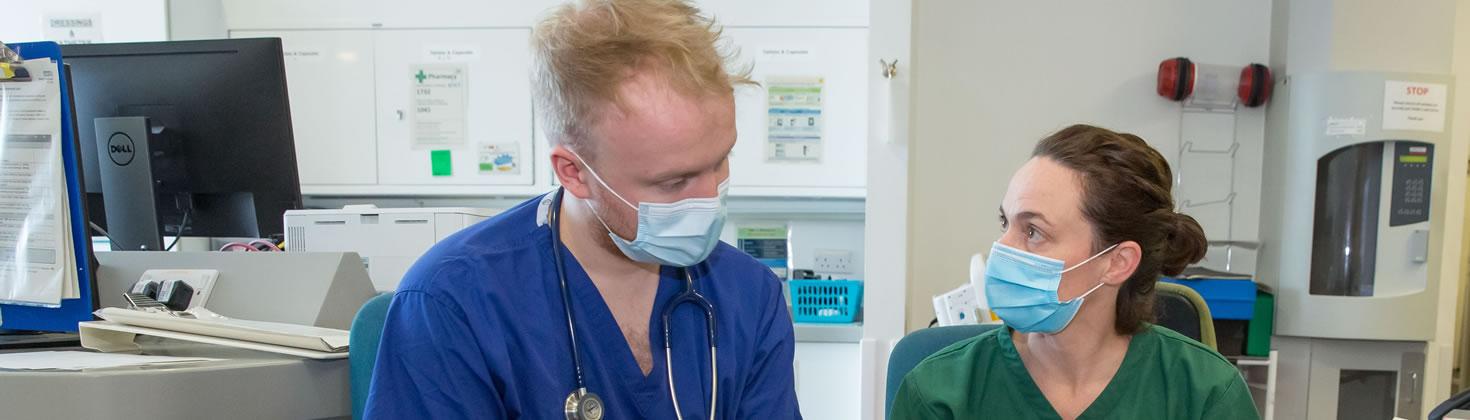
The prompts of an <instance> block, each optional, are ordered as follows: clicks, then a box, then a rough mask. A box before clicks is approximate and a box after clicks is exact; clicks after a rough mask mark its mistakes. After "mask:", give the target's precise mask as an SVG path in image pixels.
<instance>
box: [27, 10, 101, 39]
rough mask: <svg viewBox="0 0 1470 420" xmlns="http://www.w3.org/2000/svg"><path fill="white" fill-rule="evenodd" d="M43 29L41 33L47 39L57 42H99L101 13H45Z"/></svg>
mask: <svg viewBox="0 0 1470 420" xmlns="http://www.w3.org/2000/svg"><path fill="white" fill-rule="evenodd" d="M42 20H43V21H44V22H43V23H44V25H42V26H43V27H44V28H45V30H43V31H42V35H43V36H45V37H46V40H47V41H55V42H56V43H57V44H62V45H65V44H99V43H101V42H102V15H100V14H97V13H66V14H54V15H46V16H45V17H43V18H42Z"/></svg>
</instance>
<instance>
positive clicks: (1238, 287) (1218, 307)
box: [1164, 277, 1256, 320]
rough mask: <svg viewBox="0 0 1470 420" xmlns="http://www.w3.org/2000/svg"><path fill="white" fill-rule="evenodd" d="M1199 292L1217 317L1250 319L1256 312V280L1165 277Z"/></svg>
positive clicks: (1212, 314) (1211, 313)
mask: <svg viewBox="0 0 1470 420" xmlns="http://www.w3.org/2000/svg"><path fill="white" fill-rule="evenodd" d="M1164 281H1167V282H1170V283H1177V284H1182V285H1184V286H1187V287H1189V288H1191V289H1194V291H1196V292H1199V294H1200V296H1202V297H1204V298H1205V304H1206V305H1209V307H1210V316H1212V317H1214V318H1215V319H1238V320H1249V319H1251V317H1252V316H1253V315H1254V314H1255V307H1256V282H1253V281H1250V280H1225V279H1198V280H1182V279H1173V278H1167V277H1166V278H1164Z"/></svg>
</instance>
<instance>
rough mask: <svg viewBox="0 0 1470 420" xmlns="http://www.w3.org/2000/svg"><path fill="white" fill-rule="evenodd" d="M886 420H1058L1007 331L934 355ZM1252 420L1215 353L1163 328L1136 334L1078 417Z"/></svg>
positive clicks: (1229, 369) (1246, 395) (1231, 370)
mask: <svg viewBox="0 0 1470 420" xmlns="http://www.w3.org/2000/svg"><path fill="white" fill-rule="evenodd" d="M902 380H903V383H902V384H901V385H900V386H899V391H898V395H896V396H895V397H894V401H893V407H892V410H891V413H892V416H891V418H892V419H895V420H901V419H986V418H994V419H1046V420H1051V419H1060V418H1061V417H1060V416H1059V415H1058V414H1057V412H1056V410H1055V409H1054V408H1053V407H1052V406H1051V403H1050V402H1048V401H1047V400H1046V396H1045V395H1044V394H1042V392H1041V389H1040V388H1038V387H1037V386H1036V382H1035V381H1034V380H1032V378H1031V374H1030V372H1029V371H1027V370H1026V366H1025V364H1024V363H1023V362H1022V361H1021V355H1020V353H1018V352H1017V351H1016V347H1015V343H1013V342H1012V341H1011V331H1010V329H1008V328H997V329H995V330H991V331H989V332H986V333H985V334H981V335H979V336H977V337H975V338H971V339H968V340H964V341H961V342H959V343H956V344H954V345H952V346H949V347H947V348H945V349H943V350H940V351H939V352H936V353H934V354H933V355H931V356H929V357H928V358H926V359H924V361H922V362H920V363H919V365H918V366H915V367H914V369H913V370H912V371H909V374H908V375H907V376H905V377H904V378H903V379H902ZM1077 418H1078V419H1079V420H1087V419H1257V418H1259V414H1257V412H1256V408H1255V403H1254V402H1253V401H1252V400H1251V396H1250V392H1249V390H1248V388H1246V385H1245V381H1244V380H1243V379H1241V377H1240V372H1239V371H1238V370H1236V368H1235V366H1234V365H1232V364H1231V363H1230V362H1229V361H1228V360H1226V359H1225V358H1224V357H1223V356H1221V355H1220V354H1219V353H1217V352H1215V351H1214V350H1212V349H1210V348H1209V347H1206V346H1205V345H1203V344H1200V343H1199V342H1197V341H1194V340H1193V339H1190V338H1188V337H1184V336H1182V335H1179V334H1178V333H1176V332H1174V331H1171V330H1169V329H1167V328H1164V327H1160V326H1157V325H1150V326H1148V327H1147V328H1145V329H1144V330H1143V331H1142V332H1140V333H1138V334H1135V335H1134V336H1133V337H1132V339H1131V340H1130V341H1129V343H1128V353H1127V355H1125V356H1124V357H1123V363H1122V365H1120V366H1119V367H1118V372H1117V373H1116V374H1114V376H1113V379H1112V380H1111V381H1109V382H1108V385H1107V387H1106V388H1104V389H1103V391H1102V393H1101V394H1099V395H1098V397H1097V398H1096V399H1094V400H1093V402H1092V404H1090V405H1089V406H1088V407H1087V409H1086V410H1084V411H1083V412H1082V414H1081V415H1080V416H1078V417H1077Z"/></svg>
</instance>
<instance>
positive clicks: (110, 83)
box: [62, 38, 302, 250]
mask: <svg viewBox="0 0 1470 420" xmlns="http://www.w3.org/2000/svg"><path fill="white" fill-rule="evenodd" d="M62 56H63V57H66V60H67V63H69V64H71V67H72V74H73V85H74V86H75V88H76V109H77V114H76V115H77V118H76V120H77V125H78V130H77V134H78V136H79V137H80V143H81V144H80V146H81V147H80V148H81V150H82V151H83V152H84V155H83V165H84V170H83V173H84V174H85V176H86V180H85V181H86V182H85V190H86V191H87V195H88V200H87V203H88V205H89V207H90V210H91V212H90V214H91V215H92V219H93V222H94V223H96V224H97V225H99V226H100V227H102V228H103V229H107V230H109V231H111V233H112V235H110V236H111V238H110V239H112V240H113V242H114V243H113V249H115V250H158V249H160V248H161V246H162V244H161V239H158V238H161V237H162V236H205V237H268V236H271V235H275V234H280V233H282V232H283V229H284V228H283V226H282V215H283V214H284V213H285V211H286V210H288V209H298V208H301V207H302V204H301V186H300V181H299V180H298V178H297V168H296V152H295V145H294V142H293V139H292V135H291V111H290V105H289V103H288V101H287V97H286V75H285V63H284V61H283V59H282V54H281V41H280V39H277V38H266V39H227V40H207V41H174V42H144V43H120V44H77V45H65V46H63V47H62ZM119 118H121V119H119ZM99 121H100V122H102V124H103V126H101V127H99V125H98V123H99ZM119 127H124V128H119ZM127 127H130V128H127ZM99 128H101V130H100V131H102V133H101V135H102V136H103V137H105V138H99V130H98V129H99ZM129 130H131V131H129ZM99 143H101V144H100V145H99ZM99 147H101V149H102V151H99ZM138 163H142V165H139V164H138ZM140 167H141V169H140ZM124 169H126V170H127V171H135V172H136V171H137V170H141V171H142V172H141V175H140V176H132V174H130V173H129V172H127V171H123V170H124ZM119 171H122V172H119ZM120 174H122V175H120ZM124 175H128V176H124ZM140 177H141V178H140ZM109 178H111V179H109ZM124 178H127V179H124ZM139 179H141V181H139ZM149 181H151V182H149ZM108 187H111V188H108ZM138 197H147V198H146V201H145V200H139V199H138ZM109 207H115V208H111V209H109ZM109 210H111V212H109ZM148 210H152V213H156V214H152V215H150V214H148V213H150V212H149V211H148ZM108 219H126V221H123V220H108ZM109 222H111V223H109ZM108 228H111V229H108ZM121 232H129V234H127V235H121V234H120V233H121ZM120 236H121V237H120Z"/></svg>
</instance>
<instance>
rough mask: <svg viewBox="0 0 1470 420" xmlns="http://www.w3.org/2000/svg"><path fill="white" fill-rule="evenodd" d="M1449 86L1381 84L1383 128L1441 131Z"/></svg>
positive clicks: (1442, 130)
mask: <svg viewBox="0 0 1470 420" xmlns="http://www.w3.org/2000/svg"><path fill="white" fill-rule="evenodd" d="M1448 97H1449V86H1447V85H1442V84H1438V83H1419V82H1404V81H1398V80H1389V81H1387V82H1384V83H1383V129H1384V130H1416V131H1430V132H1435V133H1442V132H1444V114H1445V99H1446V98H1448Z"/></svg>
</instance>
